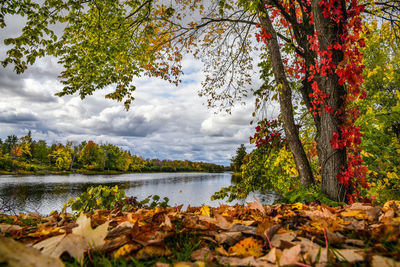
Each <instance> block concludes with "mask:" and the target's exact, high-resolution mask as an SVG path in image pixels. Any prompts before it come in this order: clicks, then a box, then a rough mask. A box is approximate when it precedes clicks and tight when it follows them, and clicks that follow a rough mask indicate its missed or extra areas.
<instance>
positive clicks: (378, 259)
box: [371, 255, 400, 267]
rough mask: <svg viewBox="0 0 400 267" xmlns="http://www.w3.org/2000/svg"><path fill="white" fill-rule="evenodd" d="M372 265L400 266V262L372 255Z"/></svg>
mask: <svg viewBox="0 0 400 267" xmlns="http://www.w3.org/2000/svg"><path fill="white" fill-rule="evenodd" d="M371 266H372V267H400V262H398V261H395V260H394V259H391V258H387V257H382V256H379V255H375V256H373V257H372V264H371Z"/></svg>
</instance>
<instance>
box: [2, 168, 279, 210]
mask: <svg viewBox="0 0 400 267" xmlns="http://www.w3.org/2000/svg"><path fill="white" fill-rule="evenodd" d="M234 179H235V178H233V177H232V175H231V174H230V173H217V174H216V173H144V174H140V173H135V174H122V175H78V174H74V175H69V176H55V175H53V176H52V175H49V176H24V177H15V176H1V177H0V201H3V203H4V204H7V205H8V206H11V207H12V208H13V210H14V211H15V212H30V211H35V212H39V213H41V214H48V213H49V212H50V211H51V210H60V209H61V208H62V207H63V203H64V202H66V201H67V200H68V199H69V198H75V197H77V196H79V195H80V194H81V193H82V192H85V191H86V189H87V188H88V187H89V186H93V185H94V186H96V185H99V184H102V185H107V186H114V185H118V187H119V188H121V189H124V190H125V192H126V194H127V195H128V196H137V197H138V199H143V198H146V197H147V196H149V195H154V194H157V195H159V196H160V197H162V198H163V197H168V198H169V199H170V202H169V204H170V205H181V204H184V205H191V206H199V205H202V204H206V205H211V206H218V205H219V204H223V203H226V202H225V201H222V200H216V201H211V200H210V197H211V195H212V194H213V193H214V192H215V191H217V190H219V188H221V187H227V186H229V185H231V184H233V183H235V180H234ZM255 195H256V196H257V198H258V199H259V200H260V201H262V202H263V203H266V204H270V203H272V202H273V201H274V200H275V199H276V195H275V194H274V193H271V192H266V193H263V194H261V193H256V194H255ZM246 201H253V196H249V198H248V199H247V200H246ZM244 202H245V201H237V202H231V203H230V204H235V203H244ZM1 206H2V205H0V207H1Z"/></svg>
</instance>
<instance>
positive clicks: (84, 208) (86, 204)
mask: <svg viewBox="0 0 400 267" xmlns="http://www.w3.org/2000/svg"><path fill="white" fill-rule="evenodd" d="M168 201H169V198H167V197H164V198H163V199H162V200H161V198H160V196H158V195H150V196H148V197H147V198H145V199H143V200H141V201H138V200H137V199H136V197H126V195H125V191H124V190H122V189H119V188H118V186H117V185H116V186H114V187H109V186H103V185H99V186H97V187H94V186H91V187H89V188H88V189H87V190H86V192H84V193H82V194H81V195H80V196H79V197H77V198H76V199H73V198H71V199H69V200H68V202H67V203H65V204H64V208H63V211H65V210H66V209H67V208H68V207H71V209H72V210H73V211H79V212H92V211H94V210H98V209H114V208H118V209H121V210H122V211H129V210H132V209H135V208H149V209H153V208H155V207H167V206H168Z"/></svg>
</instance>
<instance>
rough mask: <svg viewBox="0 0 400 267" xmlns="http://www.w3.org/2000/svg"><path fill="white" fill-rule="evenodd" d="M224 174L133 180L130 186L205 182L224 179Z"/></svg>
mask: <svg viewBox="0 0 400 267" xmlns="http://www.w3.org/2000/svg"><path fill="white" fill-rule="evenodd" d="M224 178H225V175H224V174H216V175H207V176H203V175H202V176H176V177H168V178H159V179H151V180H139V181H131V182H130V187H138V186H142V185H151V184H180V183H191V182H194V181H196V182H203V181H207V180H211V179H224Z"/></svg>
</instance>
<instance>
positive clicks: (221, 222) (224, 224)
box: [215, 214, 232, 230]
mask: <svg viewBox="0 0 400 267" xmlns="http://www.w3.org/2000/svg"><path fill="white" fill-rule="evenodd" d="M215 219H216V220H217V223H216V226H218V227H219V228H221V229H224V230H228V229H229V228H231V226H232V225H231V224H230V223H229V222H228V221H227V220H226V219H225V217H224V216H222V215H220V214H215Z"/></svg>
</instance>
